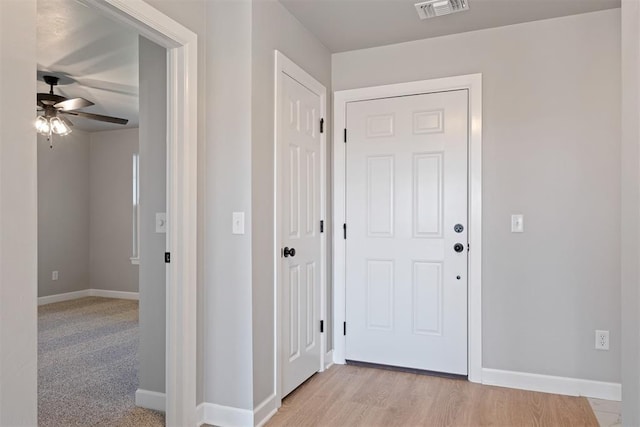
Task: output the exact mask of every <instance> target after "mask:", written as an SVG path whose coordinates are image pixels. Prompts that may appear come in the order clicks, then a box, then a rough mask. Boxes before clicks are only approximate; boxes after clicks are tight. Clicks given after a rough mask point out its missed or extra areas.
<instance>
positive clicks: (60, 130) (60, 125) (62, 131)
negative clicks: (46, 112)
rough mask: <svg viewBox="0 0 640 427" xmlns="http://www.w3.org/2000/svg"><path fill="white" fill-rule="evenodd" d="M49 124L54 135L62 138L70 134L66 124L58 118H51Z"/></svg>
mask: <svg viewBox="0 0 640 427" xmlns="http://www.w3.org/2000/svg"><path fill="white" fill-rule="evenodd" d="M50 123H51V130H52V131H53V133H55V134H56V135H61V136H64V135H68V134H70V133H71V128H70V127H69V126H67V124H66V123H65V122H63V121H62V120H60V119H59V118H58V117H52V118H51V121H50Z"/></svg>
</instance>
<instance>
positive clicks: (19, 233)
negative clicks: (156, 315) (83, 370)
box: [0, 0, 38, 426]
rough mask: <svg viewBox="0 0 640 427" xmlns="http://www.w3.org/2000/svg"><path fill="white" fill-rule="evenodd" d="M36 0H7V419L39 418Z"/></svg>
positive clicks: (1, 207) (1, 231)
mask: <svg viewBox="0 0 640 427" xmlns="http://www.w3.org/2000/svg"><path fill="white" fill-rule="evenodd" d="M35 70H36V2H35V0H23V1H0V93H2V96H3V97H6V98H5V99H10V100H11V102H3V103H0V378H2V380H1V381H0V425H2V426H34V425H36V423H37V413H38V412H37V353H36V352H37V350H36V343H37V317H36V313H37V312H36V303H37V287H38V277H37V271H38V259H37V257H38V248H37V244H38V234H37V222H38V210H37V209H38V207H37V203H38V196H37V185H38V177H37V166H38V165H37V145H36V134H35V132H34V131H33V119H34V114H35V110H34V108H33V100H34V99H35V96H36V79H35V76H36V75H35Z"/></svg>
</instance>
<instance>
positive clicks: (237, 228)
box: [231, 212, 244, 234]
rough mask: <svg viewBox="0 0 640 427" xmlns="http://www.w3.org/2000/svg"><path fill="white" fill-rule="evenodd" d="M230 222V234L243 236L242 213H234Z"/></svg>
mask: <svg viewBox="0 0 640 427" xmlns="http://www.w3.org/2000/svg"><path fill="white" fill-rule="evenodd" d="M232 221H233V224H232V226H231V232H232V233H233V234H244V212H234V213H233V220H232Z"/></svg>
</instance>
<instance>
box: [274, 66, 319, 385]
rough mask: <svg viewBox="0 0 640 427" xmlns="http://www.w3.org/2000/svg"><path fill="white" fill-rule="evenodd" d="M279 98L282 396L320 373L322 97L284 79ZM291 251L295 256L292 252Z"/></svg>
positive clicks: (285, 77) (288, 78) (287, 77)
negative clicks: (280, 101)
mask: <svg viewBox="0 0 640 427" xmlns="http://www.w3.org/2000/svg"><path fill="white" fill-rule="evenodd" d="M281 90H282V91H283V93H282V94H281V96H280V98H279V99H281V100H282V104H281V105H280V106H279V108H280V114H279V117H280V128H281V129H282V133H281V135H282V137H281V139H280V142H279V151H280V153H279V157H280V159H279V162H280V165H281V166H280V168H281V170H282V172H281V174H280V176H281V180H280V190H281V194H282V199H281V200H282V206H281V210H280V212H282V215H281V223H280V230H281V242H282V250H281V258H280V262H281V268H280V271H281V275H280V277H281V279H280V283H281V287H282V288H281V289H282V292H281V295H282V304H281V313H282V330H281V340H280V342H281V353H280V354H281V357H282V358H283V360H282V365H281V366H282V382H281V394H282V397H284V396H286V395H287V394H289V393H290V392H291V391H292V390H293V389H295V388H296V387H298V386H299V385H300V384H302V383H303V382H304V381H305V380H306V379H307V378H309V377H310V376H311V375H313V374H314V373H315V372H317V371H318V370H319V369H320V354H321V345H320V291H321V283H320V273H321V240H320V209H321V205H320V184H321V183H320V176H321V175H320V147H321V143H320V118H321V117H320V97H319V96H318V95H317V94H315V93H313V92H312V91H311V90H309V89H307V88H306V87H305V86H303V85H302V84H300V83H298V82H297V81H296V80H294V79H293V78H291V77H290V76H288V75H284V76H283V79H282V85H281ZM294 251H295V252H294Z"/></svg>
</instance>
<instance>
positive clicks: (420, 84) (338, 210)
mask: <svg viewBox="0 0 640 427" xmlns="http://www.w3.org/2000/svg"><path fill="white" fill-rule="evenodd" d="M460 89H466V90H468V91H469V140H468V143H469V151H468V152H469V159H468V161H469V227H468V228H469V234H468V238H469V244H470V250H469V257H468V270H469V281H468V301H469V302H468V319H467V321H468V355H467V357H468V378H469V381H472V382H477V383H479V382H482V264H481V262H482V74H469V75H463V76H455V77H445V78H440V79H433V80H422V81H415V82H408V83H399V84H391V85H385V86H375V87H367V88H360V89H350V90H342V91H338V92H335V93H334V102H333V105H334V114H333V123H334V126H333V171H334V175H333V225H334V227H333V284H334V302H333V304H334V307H333V313H334V321H333V324H334V325H342V324H343V322H344V321H345V317H346V316H345V314H346V313H345V309H346V306H345V280H346V261H345V255H346V245H345V241H344V239H343V238H342V227H339V226H337V225H338V224H344V223H345V214H346V212H345V185H346V182H345V173H344V172H345V167H346V162H345V160H346V159H345V157H346V153H345V151H346V149H345V146H344V145H345V144H344V143H343V132H344V128H345V121H346V107H347V103H348V102H355V101H365V100H370V99H378V98H389V97H397V96H407V95H416V94H424V93H431V92H442V91H449V90H460ZM333 334H334V335H333V342H334V346H335V348H334V352H333V357H334V362H335V363H339V364H344V363H345V337H344V335H343V334H342V328H341V327H334V329H333Z"/></svg>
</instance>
